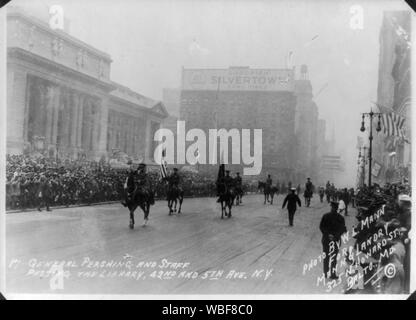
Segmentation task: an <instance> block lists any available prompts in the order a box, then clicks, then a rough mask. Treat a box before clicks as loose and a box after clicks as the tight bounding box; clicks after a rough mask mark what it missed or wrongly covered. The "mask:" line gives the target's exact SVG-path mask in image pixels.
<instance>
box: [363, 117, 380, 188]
mask: <svg viewBox="0 0 416 320" xmlns="http://www.w3.org/2000/svg"><path fill="white" fill-rule="evenodd" d="M381 115H382V113H379V112H373V110H371V111H370V112H369V113H363V114H362V121H361V128H360V131H361V132H364V131H365V126H364V118H365V117H369V118H370V134H369V136H368V140H369V142H370V146H369V149H368V187H369V188H371V166H372V162H373V118H374V117H375V116H378V122H377V127H376V131H377V132H380V131H381Z"/></svg>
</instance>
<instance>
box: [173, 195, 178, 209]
mask: <svg viewBox="0 0 416 320" xmlns="http://www.w3.org/2000/svg"><path fill="white" fill-rule="evenodd" d="M173 201H174V202H175V207H174V209H173V212H176V205H177V204H178V199H177V198H176V197H175V199H174V200H173Z"/></svg>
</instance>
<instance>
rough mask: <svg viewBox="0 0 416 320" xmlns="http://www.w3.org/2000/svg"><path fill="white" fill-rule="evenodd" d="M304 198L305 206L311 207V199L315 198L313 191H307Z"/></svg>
mask: <svg viewBox="0 0 416 320" xmlns="http://www.w3.org/2000/svg"><path fill="white" fill-rule="evenodd" d="M303 196H304V197H305V204H306V206H307V207H309V206H310V205H311V198H312V196H313V191H312V190H308V189H306V190H305V192H304V193H303Z"/></svg>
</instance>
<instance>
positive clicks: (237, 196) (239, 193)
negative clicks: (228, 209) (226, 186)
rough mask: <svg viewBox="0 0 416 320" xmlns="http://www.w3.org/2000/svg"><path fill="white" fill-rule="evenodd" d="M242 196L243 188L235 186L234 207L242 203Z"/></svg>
mask: <svg viewBox="0 0 416 320" xmlns="http://www.w3.org/2000/svg"><path fill="white" fill-rule="evenodd" d="M243 195H244V191H243V187H242V186H237V187H236V188H235V205H236V206H238V205H240V204H241V203H243Z"/></svg>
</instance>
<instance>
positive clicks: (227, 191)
mask: <svg viewBox="0 0 416 320" xmlns="http://www.w3.org/2000/svg"><path fill="white" fill-rule="evenodd" d="M223 174H224V165H223V164H221V165H220V170H219V172H218V180H217V194H218V196H219V198H218V200H217V202H218V203H221V219H223V218H224V213H225V215H226V216H227V217H228V218H231V208H232V206H233V202H234V197H235V194H234V179H233V178H232V177H231V176H230V170H226V171H225V176H223ZM227 207H228V213H227V212H226V208H227Z"/></svg>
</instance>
